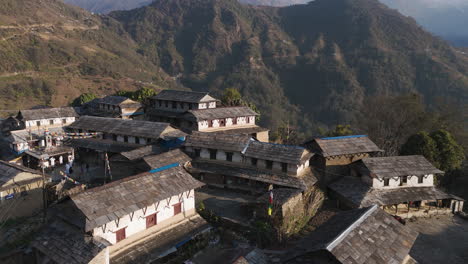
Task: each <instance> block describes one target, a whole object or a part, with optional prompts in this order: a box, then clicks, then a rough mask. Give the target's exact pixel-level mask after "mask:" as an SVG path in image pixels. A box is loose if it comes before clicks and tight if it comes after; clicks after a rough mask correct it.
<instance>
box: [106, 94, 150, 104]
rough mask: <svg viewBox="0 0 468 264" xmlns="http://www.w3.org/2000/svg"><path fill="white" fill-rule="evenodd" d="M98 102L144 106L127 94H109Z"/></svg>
mask: <svg viewBox="0 0 468 264" xmlns="http://www.w3.org/2000/svg"><path fill="white" fill-rule="evenodd" d="M97 102H98V103H101V104H109V105H128V104H131V105H135V106H142V104H141V103H139V102H136V101H133V100H131V99H129V98H127V97H125V96H115V95H109V96H106V97H104V98H100V99H98V101H97Z"/></svg>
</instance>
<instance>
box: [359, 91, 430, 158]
mask: <svg viewBox="0 0 468 264" xmlns="http://www.w3.org/2000/svg"><path fill="white" fill-rule="evenodd" d="M360 113H361V115H360V116H359V117H358V120H357V124H356V125H355V126H354V127H359V128H361V129H362V130H363V131H362V132H363V133H367V134H368V135H369V137H370V138H371V139H372V140H373V141H374V142H375V143H376V144H377V146H379V147H381V148H382V149H383V150H384V151H385V154H386V155H387V156H393V155H397V154H398V152H399V150H400V148H401V146H402V145H403V144H404V143H405V142H406V140H407V139H408V137H409V136H411V135H413V134H416V133H417V132H418V131H423V130H428V129H432V128H433V126H434V120H433V115H432V114H430V113H428V112H427V111H426V108H425V106H424V103H423V101H422V98H421V97H420V96H418V95H415V94H411V95H403V96H373V97H368V98H367V99H366V104H364V106H363V107H362V108H361V111H360Z"/></svg>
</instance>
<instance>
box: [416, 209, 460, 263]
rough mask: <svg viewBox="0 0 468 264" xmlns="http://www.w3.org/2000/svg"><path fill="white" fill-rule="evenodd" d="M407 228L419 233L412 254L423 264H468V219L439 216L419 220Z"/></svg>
mask: <svg viewBox="0 0 468 264" xmlns="http://www.w3.org/2000/svg"><path fill="white" fill-rule="evenodd" d="M407 226H408V227H410V228H412V229H413V230H416V231H418V232H419V236H418V238H417V240H416V242H415V244H414V246H413V248H412V249H411V252H410V255H411V256H412V257H413V258H414V259H416V260H417V261H418V262H419V263H420V264H437V263H450V264H466V263H468V220H465V219H462V218H460V217H458V216H439V217H432V218H419V219H417V220H416V221H414V222H407Z"/></svg>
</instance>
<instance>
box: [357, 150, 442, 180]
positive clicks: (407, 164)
mask: <svg viewBox="0 0 468 264" xmlns="http://www.w3.org/2000/svg"><path fill="white" fill-rule="evenodd" d="M358 164H362V165H363V166H364V167H365V169H367V170H368V171H369V172H370V175H371V176H372V177H377V178H379V179H382V178H391V177H399V176H408V175H427V174H436V173H444V172H443V171H441V170H438V169H437V168H436V167H434V166H433V165H432V164H431V163H430V162H429V161H428V160H427V159H426V158H424V157H423V156H420V155H414V156H395V157H378V158H365V159H362V160H361V161H360V162H359V163H358Z"/></svg>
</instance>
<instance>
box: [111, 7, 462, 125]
mask: <svg viewBox="0 0 468 264" xmlns="http://www.w3.org/2000/svg"><path fill="white" fill-rule="evenodd" d="M111 16H112V17H114V18H116V19H117V20H119V21H120V22H121V23H122V24H123V25H124V28H125V29H126V31H127V32H128V33H130V34H131V35H132V37H133V38H134V39H135V41H136V42H137V43H138V44H139V45H140V48H141V52H142V54H144V55H145V56H147V57H149V58H151V60H152V62H153V63H154V64H156V65H160V66H161V67H162V68H163V69H164V70H165V71H166V72H168V73H169V74H171V75H178V76H180V80H181V81H182V82H183V83H184V84H185V85H187V86H189V87H192V88H194V89H199V90H200V89H207V88H208V89H209V90H211V91H217V90H219V89H223V88H226V87H236V88H239V89H240V90H241V91H242V93H243V94H244V95H246V96H247V97H248V98H249V99H251V100H252V101H254V102H255V103H257V104H259V107H260V109H261V111H262V113H264V115H263V118H266V121H267V123H268V124H273V125H277V124H278V123H279V122H284V121H285V120H287V119H295V121H297V120H301V118H300V117H299V118H298V116H302V115H304V114H305V115H307V116H309V117H313V119H315V120H318V121H320V122H324V123H328V124H333V123H336V122H348V121H349V120H351V119H352V118H353V117H354V116H355V114H356V111H357V109H358V108H359V107H360V106H361V105H362V104H363V103H364V102H363V100H364V98H365V96H367V95H373V94H401V93H409V92H416V93H420V94H422V95H424V96H425V99H426V102H427V103H431V102H432V101H433V100H434V99H435V98H436V97H438V96H444V97H452V98H455V99H457V100H458V102H459V103H464V102H466V101H467V95H468V90H467V89H468V88H467V87H468V77H467V74H468V60H467V57H466V56H465V55H463V54H461V53H458V52H456V50H454V49H453V48H452V47H450V46H449V45H448V44H447V43H446V42H444V41H442V40H440V39H438V38H435V37H433V36H432V35H431V34H429V33H427V32H425V31H424V30H423V29H421V28H420V27H419V26H418V25H417V24H416V22H415V21H414V20H413V19H411V18H408V17H404V16H402V15H400V14H399V13H398V12H397V11H395V10H392V9H389V8H387V7H386V6H385V5H383V4H381V3H379V2H378V1H377V0H316V1H314V2H311V3H309V4H307V5H298V6H290V7H285V8H272V7H249V6H246V5H242V4H239V3H238V2H237V1H235V0H221V1H219V0H218V1H215V0H170V1H169V0H158V1H156V2H154V3H152V4H151V5H150V6H147V7H143V8H140V9H137V10H132V11H126V12H114V13H111ZM283 95H286V98H285V97H283ZM291 105H297V106H299V107H301V108H302V110H303V113H301V114H299V113H298V112H297V111H296V112H295V111H294V110H293V108H294V107H291ZM291 115H292V116H295V118H294V117H291Z"/></svg>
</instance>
